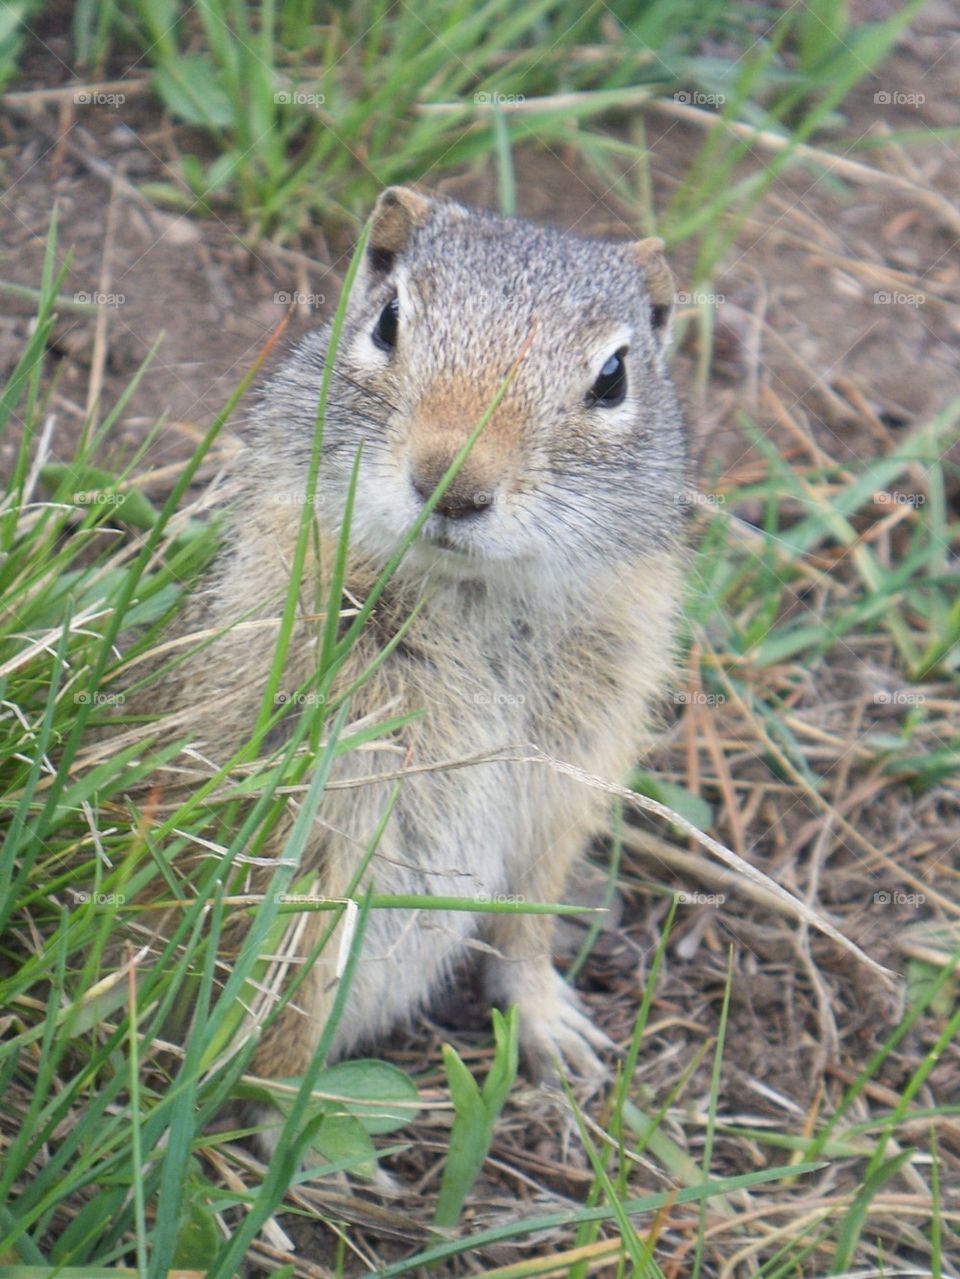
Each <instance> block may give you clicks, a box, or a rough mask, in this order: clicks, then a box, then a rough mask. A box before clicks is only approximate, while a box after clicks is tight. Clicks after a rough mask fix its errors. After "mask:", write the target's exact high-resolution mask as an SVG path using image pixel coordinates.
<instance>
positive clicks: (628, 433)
mask: <svg viewBox="0 0 960 1279" xmlns="http://www.w3.org/2000/svg"><path fill="white" fill-rule="evenodd" d="M662 247H663V246H662V243H661V242H660V241H659V240H639V241H632V242H631V241H614V240H600V239H595V238H586V237H581V236H576V235H571V234H566V233H561V232H559V231H556V230H550V229H546V228H542V227H538V226H534V225H532V224H530V223H528V222H523V221H520V220H515V219H510V218H501V217H497V216H494V215H492V214H488V213H481V212H478V211H475V210H471V209H467V208H464V207H463V206H461V205H459V204H455V203H453V202H451V201H448V200H443V199H437V198H434V197H430V196H426V195H424V194H422V193H420V192H418V191H415V190H412V189H408V188H404V187H391V188H389V189H387V190H386V191H384V192H383V194H382V195H381V196H380V198H379V200H378V202H377V205H376V208H375V209H374V212H373V215H372V220H371V226H370V233H369V237H368V241H367V247H366V251H365V254H364V260H363V263H362V265H361V267H360V270H359V273H358V275H357V278H356V280H355V283H354V286H353V289H352V292H351V295H350V298H349V300H348V305H347V312H346V321H345V324H344V328H343V331H342V334H341V338H340V343H339V347H338V350H337V353H336V360H335V366H334V367H335V376H334V378H333V382H332V385H331V393H330V403H329V408H328V411H327V419H326V426H325V429H324V445H325V448H324V452H325V458H324V462H323V465H322V467H321V475H320V481H319V489H318V495H319V497H320V500H321V503H323V504H324V505H326V500H327V499H330V500H331V501H332V502H333V503H336V502H337V501H339V503H340V505H341V506H342V501H343V498H344V497H345V494H346V488H347V483H348V480H349V475H350V469H351V466H352V463H353V458H354V455H355V451H356V446H357V445H359V444H360V442H361V441H362V442H363V458H362V461H361V464H360V473H359V482H358V486H357V491H356V503H355V511H354V517H353V523H352V538H351V540H352V542H354V543H355V544H357V545H358V546H359V547H360V549H361V550H362V551H363V552H364V553H365V554H367V555H369V556H371V557H373V558H374V559H376V560H384V559H385V558H386V557H387V556H389V554H390V553H391V552H392V551H393V549H394V548H395V546H396V544H397V542H398V541H399V540H400V538H401V537H402V536H403V534H404V532H405V531H406V530H407V529H408V528H409V527H410V525H411V523H412V522H413V521H414V519H415V518H416V516H417V515H418V513H419V512H420V511H421V510H422V507H423V504H424V502H425V501H426V500H427V499H428V498H429V497H430V496H431V494H432V493H433V491H434V489H435V488H436V486H437V485H438V483H439V482H440V481H441V480H442V478H443V477H444V475H445V474H446V472H447V471H448V468H449V467H450V465H451V463H452V462H453V461H454V459H455V458H456V456H457V454H458V451H459V450H461V449H462V448H463V446H464V445H465V443H466V442H467V441H468V440H469V438H470V436H471V433H472V432H474V430H475V428H476V427H477V425H478V423H479V422H481V420H482V419H483V417H484V414H488V418H487V421H486V423H485V425H484V426H483V428H482V429H481V431H480V433H479V435H478V436H477V438H476V440H475V442H474V444H473V446H472V449H471V451H470V452H469V454H468V455H467V457H466V459H465V461H464V462H463V464H462V465H461V467H460V470H459V471H458V472H457V474H456V475H455V477H454V478H453V480H452V481H451V482H450V483H449V486H448V487H447V489H446V491H445V492H444V494H443V496H442V497H441V498H440V500H439V502H438V503H437V505H436V507H435V509H434V511H433V513H432V514H431V515H430V517H429V519H428V521H427V523H426V524H425V525H424V528H423V531H422V533H421V535H420V536H419V537H418V539H417V542H416V543H415V544H414V546H413V547H412V548H411V550H410V552H409V553H408V557H407V560H406V561H405V563H406V564H407V565H410V566H413V567H414V568H415V569H419V570H423V569H430V570H432V571H435V572H440V573H449V574H453V575H456V576H458V577H462V576H465V575H466V576H480V575H487V574H489V573H490V572H495V571H497V567H498V566H499V567H500V568H503V567H507V566H513V567H516V568H518V569H524V570H527V571H525V572H524V576H529V575H530V574H529V570H530V569H532V570H533V577H534V580H535V579H536V575H537V574H538V573H541V572H544V571H546V569H547V566H548V565H550V566H551V567H552V568H554V569H558V570H559V571H560V572H561V573H562V574H565V575H566V574H571V573H572V574H576V575H578V576H583V575H589V574H590V573H591V572H592V571H595V570H596V568H597V567H599V566H600V564H605V565H616V563H618V562H624V561H626V562H636V561H637V559H639V558H642V557H643V555H644V554H645V553H646V552H649V551H652V550H655V549H657V548H660V547H663V546H664V545H665V544H666V543H668V542H670V541H671V540H673V539H674V538H675V537H676V535H677V531H678V529H679V528H680V526H681V523H682V517H681V508H682V494H683V492H684V483H685V449H684V441H683V433H682V428H681V422H680V415H679V412H678V409H677V404H676V399H675V396H674V393H673V390H672V387H671V385H670V382H669V379H668V376H667V373H666V368H665V360H664V347H665V344H666V341H667V335H668V331H669V323H670V317H671V312H672V308H673V298H674V289H673V279H672V276H671V274H670V271H669V269H668V267H667V265H666V263H665V261H664V259H663V255H662ZM305 353H306V354H307V356H308V358H309V360H310V363H311V365H312V366H313V367H314V368H315V367H316V361H317V360H318V359H320V358H321V353H320V349H319V346H315V347H313V348H309V347H308V348H307V350H306V352H305ZM296 363H297V362H296V361H295V362H294V368H296ZM301 372H302V366H301ZM498 397H499V398H498ZM491 405H494V408H493V410H492V412H491V411H490V407H491ZM305 443H306V444H307V445H309V440H307V441H306V442H305Z"/></svg>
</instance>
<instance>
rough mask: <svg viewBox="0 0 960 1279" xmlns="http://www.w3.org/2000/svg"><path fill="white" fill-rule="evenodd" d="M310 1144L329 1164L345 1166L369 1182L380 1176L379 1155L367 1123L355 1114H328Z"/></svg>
mask: <svg viewBox="0 0 960 1279" xmlns="http://www.w3.org/2000/svg"><path fill="white" fill-rule="evenodd" d="M310 1144H311V1146H312V1147H313V1149H314V1150H315V1151H316V1152H317V1154H319V1155H322V1156H323V1158H324V1159H325V1160H327V1162H328V1163H331V1164H345V1165H347V1166H348V1167H349V1170H350V1172H352V1173H354V1174H355V1175H356V1176H358V1177H366V1178H367V1179H368V1180H370V1179H372V1178H373V1177H375V1176H376V1172H377V1152H376V1150H375V1149H374V1146H373V1142H372V1141H371V1140H370V1138H369V1136H368V1135H367V1133H366V1132H365V1131H364V1128H363V1124H361V1123H360V1122H359V1120H357V1119H354V1117H353V1116H352V1115H326V1116H325V1117H324V1120H323V1123H322V1124H321V1125H320V1127H319V1129H318V1130H317V1132H316V1135H315V1136H314V1138H313V1141H312V1142H311V1143H310Z"/></svg>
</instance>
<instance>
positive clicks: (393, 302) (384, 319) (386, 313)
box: [373, 293, 400, 351]
mask: <svg viewBox="0 0 960 1279" xmlns="http://www.w3.org/2000/svg"><path fill="white" fill-rule="evenodd" d="M399 319H400V299H399V298H398V297H397V295H396V293H394V295H393V297H392V298H391V299H390V301H389V302H388V303H387V305H386V306H385V307H384V308H383V310H382V311H381V312H380V318H379V319H378V320H377V323H376V326H375V328H374V330H373V341H374V344H375V345H376V346H378V347H379V348H380V350H381V351H392V350H393V348H394V347H395V346H396V345H397V323H398V321H399Z"/></svg>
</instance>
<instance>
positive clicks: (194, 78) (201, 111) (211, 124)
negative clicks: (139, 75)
mask: <svg viewBox="0 0 960 1279" xmlns="http://www.w3.org/2000/svg"><path fill="white" fill-rule="evenodd" d="M153 84H154V88H155V89H156V91H157V93H158V94H159V95H160V97H161V98H162V100H163V104H164V106H166V107H167V109H168V110H169V111H171V112H172V113H173V114H174V115H175V116H179V118H180V119H181V120H185V121H186V123H187V124H195V125H199V126H200V127H202V128H207V129H211V128H212V129H218V128H219V129H223V128H226V127H227V126H228V125H229V124H231V123H232V121H233V108H232V106H231V104H230V99H229V98H228V96H227V94H226V92H225V91H224V88H223V86H222V84H221V83H220V79H219V77H218V75H217V70H216V67H214V65H213V63H212V62H210V61H208V60H207V59H206V58H204V57H202V56H201V55H199V54H184V55H182V56H181V55H178V56H176V57H172V58H167V59H166V61H165V62H164V64H163V66H162V67H158V68H157V71H156V72H155V74H154V77H153Z"/></svg>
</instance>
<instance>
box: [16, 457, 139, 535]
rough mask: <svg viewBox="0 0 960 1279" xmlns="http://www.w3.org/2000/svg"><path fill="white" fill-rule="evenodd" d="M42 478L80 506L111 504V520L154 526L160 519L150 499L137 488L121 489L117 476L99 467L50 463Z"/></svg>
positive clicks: (54, 490)
mask: <svg viewBox="0 0 960 1279" xmlns="http://www.w3.org/2000/svg"><path fill="white" fill-rule="evenodd" d="M40 478H41V480H42V481H43V483H44V484H46V485H47V487H48V488H49V489H50V490H51V491H52V492H53V493H54V494H59V493H65V494H67V495H68V496H69V498H70V500H71V501H72V502H74V503H76V505H77V506H81V507H83V508H85V509H86V508H89V507H91V506H95V507H97V509H100V508H102V507H103V506H109V508H110V517H111V519H116V520H123V522H124V523H125V524H130V525H131V526H132V527H133V528H139V529H151V528H153V526H154V524H156V522H157V515H158V511H157V508H156V507H155V506H154V505H153V503H152V502H151V501H150V499H149V498H147V497H145V496H144V495H143V493H138V492H137V491H136V490H135V489H128V490H127V491H126V492H121V491H120V490H119V489H118V487H117V485H118V480H117V477H116V476H115V475H113V474H111V472H110V471H104V470H101V468H100V467H98V466H71V465H70V464H69V463H67V462H48V463H47V465H46V466H44V467H42V468H41V470H40Z"/></svg>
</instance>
